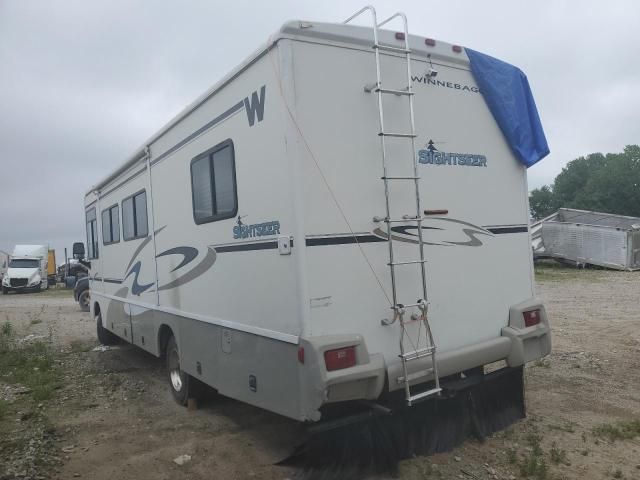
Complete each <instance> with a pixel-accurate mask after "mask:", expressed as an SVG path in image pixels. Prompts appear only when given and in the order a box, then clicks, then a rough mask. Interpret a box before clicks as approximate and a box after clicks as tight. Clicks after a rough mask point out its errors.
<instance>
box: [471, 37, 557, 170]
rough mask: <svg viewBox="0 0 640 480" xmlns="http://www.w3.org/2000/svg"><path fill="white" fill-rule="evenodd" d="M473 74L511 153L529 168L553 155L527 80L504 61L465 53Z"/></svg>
mask: <svg viewBox="0 0 640 480" xmlns="http://www.w3.org/2000/svg"><path fill="white" fill-rule="evenodd" d="M465 50H466V52H467V56H468V57H469V61H470V63H471V73H473V77H474V79H475V81H476V83H477V84H478V87H479V88H480V91H481V92H482V96H483V97H484V100H485V102H487V106H488V107H489V110H491V113H492V114H493V117H494V118H495V119H496V122H498V125H499V126H500V129H501V130H502V133H503V134H504V136H505V138H506V139H507V142H508V143H509V146H510V147H511V150H513V153H515V155H516V157H518V159H519V160H520V161H521V162H522V163H524V164H525V165H526V166H527V167H530V166H531V165H533V164H535V163H536V162H538V161H539V160H541V159H543V158H544V157H546V156H547V155H548V154H549V146H548V145H547V139H546V138H545V136H544V130H543V129H542V124H541V123H540V117H539V116H538V110H537V109H536V102H535V101H534V100H533V95H532V94H531V88H529V82H528V81H527V76H526V75H525V74H524V73H522V71H521V70H520V69H519V68H517V67H514V66H513V65H509V64H508V63H505V62H503V61H501V60H498V59H496V58H493V57H490V56H489V55H485V54H483V53H480V52H476V51H475V50H471V49H469V48H466V49H465Z"/></svg>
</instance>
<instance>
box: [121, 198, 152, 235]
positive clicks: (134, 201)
mask: <svg viewBox="0 0 640 480" xmlns="http://www.w3.org/2000/svg"><path fill="white" fill-rule="evenodd" d="M147 225H148V220H147V193H146V192H144V191H142V192H140V193H136V194H135V195H133V196H131V197H129V198H127V199H125V200H123V201H122V237H123V238H124V239H125V240H133V239H134V238H142V237H146V236H147V234H148V233H149V228H148V226H147Z"/></svg>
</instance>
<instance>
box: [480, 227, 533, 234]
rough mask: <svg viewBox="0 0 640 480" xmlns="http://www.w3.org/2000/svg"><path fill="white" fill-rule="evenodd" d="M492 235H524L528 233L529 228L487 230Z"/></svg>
mask: <svg viewBox="0 0 640 480" xmlns="http://www.w3.org/2000/svg"><path fill="white" fill-rule="evenodd" d="M487 230H489V231H490V232H491V233H495V234H496V235H503V234H505V233H523V232H528V231H529V228H528V227H499V228H487Z"/></svg>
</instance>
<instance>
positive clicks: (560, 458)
mask: <svg viewBox="0 0 640 480" xmlns="http://www.w3.org/2000/svg"><path fill="white" fill-rule="evenodd" d="M549 455H550V456H551V462H552V463H554V464H555V465H560V464H563V465H569V460H568V459H567V451H566V450H564V449H562V448H558V445H557V444H556V442H553V443H552V444H551V450H550V451H549Z"/></svg>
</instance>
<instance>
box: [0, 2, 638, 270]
mask: <svg viewBox="0 0 640 480" xmlns="http://www.w3.org/2000/svg"><path fill="white" fill-rule="evenodd" d="M362 1H363V0H360V1H352V0H335V1H333V0H324V1H311V0H298V1H293V0H269V1H267V2H256V1H245V0H235V1H232V2H219V1H206V0H203V1H195V0H183V1H180V2H177V1H151V0H148V1H138V0H91V1H86V0H50V1H45V0H0V250H5V251H11V250H12V249H13V246H14V245H15V244H20V243H34V244H49V245H50V246H51V247H52V248H55V249H56V250H57V255H58V263H61V262H62V258H63V251H64V247H67V248H68V249H69V251H71V244H72V243H73V242H74V241H81V240H83V239H84V209H83V197H84V193H85V192H86V191H87V190H88V189H89V188H90V186H91V185H93V184H95V183H96V182H97V181H98V180H100V179H101V178H103V177H104V176H105V175H106V174H107V173H109V172H110V171H112V170H113V169H114V168H116V167H117V166H119V165H120V164H121V163H123V161H124V160H125V159H126V158H127V157H128V156H129V155H130V154H131V153H132V152H133V151H134V150H135V149H136V148H137V147H139V146H140V145H141V144H142V143H143V142H144V141H145V140H146V139H147V138H149V137H150V136H151V135H152V134H153V133H154V132H155V131H157V130H158V129H159V128H160V127H162V126H163V125H164V124H165V123H167V122H168V121H169V120H170V119H171V118H172V117H173V116H174V115H176V114H177V113H178V112H179V111H180V110H182V108H184V107H185V106H186V105H187V104H189V103H191V102H192V101H193V100H195V98H196V97H198V96H199V95H200V94H202V93H203V92H204V91H205V90H206V89H207V88H209V87H210V86H211V85H213V84H214V83H215V82H216V81H217V80H218V79H219V78H221V77H222V76H223V75H225V74H226V73H227V72H228V71H229V70H231V69H232V68H234V67H235V66H236V65H237V64H238V63H240V62H241V61H242V60H243V59H244V58H246V57H247V56H248V55H250V54H251V53H252V52H253V51H254V50H255V49H256V48H257V47H258V46H259V45H261V44H262V43H264V42H265V41H266V40H267V38H268V37H269V35H270V34H272V33H273V32H275V31H276V30H277V29H278V28H279V27H280V26H281V25H282V24H283V23H284V22H285V21H287V20H291V19H304V20H317V21H328V22H334V21H335V22H339V21H341V20H343V19H344V18H346V17H347V16H349V15H350V14H351V13H352V12H354V11H356V10H358V9H359V8H360V7H361V6H363V5H364V4H363V3H362ZM369 1H373V0H369ZM374 6H375V7H376V8H377V10H378V12H379V14H380V15H381V16H382V15H385V14H386V15H390V14H391V13H394V12H395V11H397V10H401V11H404V12H406V14H407V16H408V18H409V27H410V31H411V33H414V34H416V35H421V36H426V37H432V38H436V39H439V40H443V41H447V42H450V43H455V44H459V45H463V46H468V47H470V48H473V49H475V50H479V51H481V52H484V53H487V54H489V55H492V56H495V57H498V58H500V59H502V60H505V61H507V62H509V63H512V64H514V65H517V66H518V67H520V68H521V69H522V70H523V71H524V72H525V73H526V74H527V76H528V78H529V82H530V85H531V87H532V90H533V93H534V96H535V99H536V103H537V105H538V110H539V113H540V117H541V119H542V122H543V126H544V129H545V132H546V135H547V139H548V142H549V145H550V148H551V154H550V155H549V156H548V157H547V158H545V159H544V160H543V161H541V162H540V163H538V164H537V165H535V166H533V167H532V168H530V169H529V187H530V188H535V187H539V186H541V185H544V184H549V183H551V182H553V179H554V177H555V176H556V175H557V174H558V173H559V172H560V171H561V169H562V167H563V166H564V165H565V164H566V163H567V162H568V161H570V160H572V159H574V158H577V157H579V156H582V155H586V154H589V153H592V152H604V153H606V152H618V151H621V150H622V149H623V148H624V146H625V145H628V144H635V143H640V122H639V121H637V116H638V113H637V112H640V62H638V58H639V56H640V55H639V54H640V29H639V28H638V27H637V22H638V19H639V18H640V2H637V1H635V0H629V1H625V0H616V1H613V2H602V1H592V0H589V1H577V0H575V1H562V0H553V1H551V0H547V1H539V2H531V1H528V2H525V1H524V0H485V1H483V2H477V1H472V0H449V1H446V2H425V1H424V0H418V1H412V0H394V1H382V0H379V1H377V2H375V3H374Z"/></svg>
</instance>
